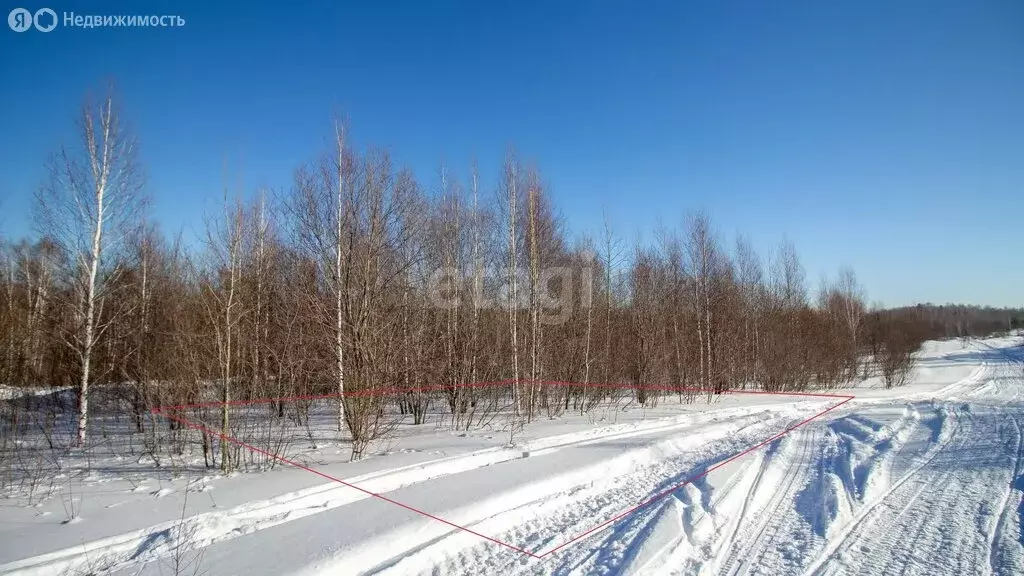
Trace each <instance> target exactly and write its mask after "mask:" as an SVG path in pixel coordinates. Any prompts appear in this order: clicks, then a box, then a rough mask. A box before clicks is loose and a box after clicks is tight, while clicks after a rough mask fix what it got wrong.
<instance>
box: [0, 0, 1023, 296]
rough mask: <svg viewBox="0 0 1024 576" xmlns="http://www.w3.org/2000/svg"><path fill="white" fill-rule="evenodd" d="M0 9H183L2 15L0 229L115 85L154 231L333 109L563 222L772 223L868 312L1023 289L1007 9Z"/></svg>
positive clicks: (838, 5) (574, 5)
mask: <svg viewBox="0 0 1024 576" xmlns="http://www.w3.org/2000/svg"><path fill="white" fill-rule="evenodd" d="M300 4H302V5H318V6H322V8H316V9H313V8H310V9H302V8H297V7H295V6H296V5H300ZM15 5H18V6H22V5H23V6H24V7H26V8H29V9H32V10H35V9H38V8H41V7H43V6H49V7H51V8H53V9H55V10H56V11H57V12H58V14H60V13H62V12H65V11H66V12H72V11H73V12H76V13H78V14H82V15H85V14H93V13H96V14H150V13H152V14H179V15H181V16H183V17H184V18H185V19H186V25H185V26H184V27H183V28H167V29H159V28H146V29H100V30H83V29H68V28H63V27H58V28H57V29H56V30H54V31H53V32H51V33H48V34H43V33H40V32H37V31H34V30H29V31H28V32H25V33H21V34H17V33H14V32H13V31H11V30H10V29H8V28H6V27H4V28H2V29H0V54H2V61H0V87H2V89H0V110H2V111H3V112H2V114H0V175H2V176H0V210H2V215H0V233H2V234H4V235H6V236H8V237H17V236H21V235H23V234H26V233H28V232H29V230H30V227H29V224H28V215H29V204H30V197H31V191H32V190H33V189H34V188H35V187H37V186H38V184H39V183H40V182H41V181H42V180H43V179H44V176H45V174H44V171H43V166H42V164H43V161H44V159H45V158H46V156H47V154H48V153H49V152H51V151H53V150H54V149H55V148H56V147H57V146H58V145H59V144H60V143H61V142H62V141H64V140H67V139H69V138H71V137H72V130H73V121H74V117H75V114H76V112H77V110H78V107H79V105H80V104H81V102H82V99H83V97H84V95H85V93H86V92H87V91H88V90H89V89H94V90H95V89H97V88H99V89H102V88H103V86H104V83H105V82H106V81H107V80H108V79H113V80H114V81H115V82H116V85H117V88H118V93H119V95H120V96H121V98H122V100H123V102H124V111H125V115H126V117H127V118H128V119H129V121H130V123H131V125H132V126H133V127H134V129H135V131H136V132H137V133H138V135H139V137H140V140H141V143H142V151H143V158H144V161H145V163H146V165H147V168H148V172H149V174H150V178H149V191H150V192H151V193H152V195H153V197H154V199H155V210H154V216H155V217H156V218H157V219H158V220H159V221H160V222H161V224H162V226H163V228H164V230H165V231H168V232H174V231H176V230H177V229H179V228H182V227H184V228H185V230H186V232H189V231H190V230H193V229H198V228H199V227H200V226H201V223H202V215H203V213H204V212H205V211H206V210H208V209H210V208H214V207H215V206H216V205H217V202H218V197H219V195H220V194H221V190H222V186H223V182H224V177H223V172H224V169H223V167H224V163H225V159H226V158H227V159H229V161H230V163H231V165H232V167H233V171H234V172H236V173H237V172H241V173H242V175H243V176H242V178H243V181H244V186H245V187H246V189H248V190H250V191H251V190H252V189H255V188H256V187H257V186H268V187H271V188H275V189H283V188H286V187H287V186H288V185H289V181H290V177H291V171H292V170H293V168H295V167H296V166H297V165H298V164H299V163H301V162H304V161H307V160H311V159H313V158H314V157H315V156H316V155H317V154H318V153H319V152H321V151H322V150H324V149H325V146H326V145H327V141H328V138H329V134H330V124H329V123H330V118H331V115H332V113H334V112H336V111H343V112H344V113H345V114H346V115H347V116H348V117H349V118H350V120H351V121H350V125H351V129H352V132H353V134H354V138H355V139H356V140H357V144H359V145H361V146H367V145H376V146H382V147H386V148H388V149H389V150H390V151H391V153H392V155H393V157H394V158H395V160H396V162H397V163H398V164H400V165H406V166H409V167H411V168H413V169H414V170H415V171H416V172H417V174H418V176H419V177H420V179H421V181H423V182H424V183H425V184H426V185H429V186H433V187H436V186H437V178H436V176H435V175H436V167H437V166H438V164H439V162H440V161H441V159H442V157H443V158H444V160H445V161H446V163H448V164H449V165H451V166H453V167H454V168H455V169H456V170H459V171H461V172H462V173H463V174H464V173H465V168H466V167H468V165H469V162H470V160H471V159H472V158H474V157H475V158H478V159H479V160H480V163H481V167H482V169H483V171H484V177H485V180H484V182H485V183H486V184H489V185H493V184H494V183H495V182H496V180H497V166H498V164H499V162H500V160H501V158H502V155H503V154H504V151H505V150H506V149H507V147H508V146H510V145H512V146H514V147H515V148H516V149H517V150H518V151H519V152H520V154H521V156H522V157H524V158H525V159H526V160H528V161H535V162H536V163H537V164H538V165H539V167H540V168H541V170H542V172H543V173H544V175H545V178H546V180H547V181H548V183H549V186H550V189H551V191H552V193H553V195H554V197H555V201H556V203H557V205H558V206H559V207H560V209H561V212H562V213H563V215H564V216H565V218H566V220H567V222H568V224H569V226H570V228H571V229H572V230H574V231H579V232H582V231H588V230H590V231H596V230H597V228H598V227H599V225H600V221H601V218H602V216H601V214H602V209H607V210H608V212H609V213H610V214H611V216H612V220H613V223H614V225H615V227H616V228H617V230H618V232H619V233H620V234H621V235H622V236H624V237H625V238H627V239H630V240H631V239H633V238H635V237H636V236H637V235H638V234H641V235H645V236H647V237H650V231H651V230H652V229H653V228H654V227H655V226H656V225H657V223H658V222H659V221H661V222H664V223H666V224H676V223H678V222H681V221H682V219H683V216H684V214H685V213H686V212H687V211H689V210H693V209H697V208H703V209H705V210H707V211H708V212H709V213H710V214H711V215H712V217H713V219H714V221H715V224H716V226H717V228H718V229H719V231H720V232H721V233H722V235H723V236H725V237H729V238H731V237H732V236H733V235H734V233H735V232H737V231H741V232H743V233H745V234H746V235H748V236H749V237H751V238H752V240H753V241H754V242H755V244H756V245H757V246H758V247H759V248H761V249H764V248H766V247H767V246H770V245H775V244H777V243H778V241H779V240H780V239H781V238H782V237H783V235H787V236H788V237H789V239H790V240H791V241H793V242H794V243H795V244H796V246H797V249H798V250H799V252H800V254H801V256H802V258H803V261H804V265H805V267H806V269H807V275H808V280H809V283H810V284H811V287H812V288H813V287H815V286H816V284H817V281H818V278H819V276H820V274H822V273H825V272H827V273H834V272H835V270H836V269H837V268H838V267H839V266H840V265H842V264H848V265H851V266H853V267H854V268H855V269H856V271H857V272H858V275H859V276H860V278H861V280H862V282H863V283H864V284H865V285H866V287H867V289H868V291H869V295H870V297H871V299H872V300H880V301H883V302H885V303H886V304H888V305H899V304H905V303H910V302H917V301H933V302H946V301H958V302H966V303H991V304H996V305H1022V304H1024V2H1021V1H1020V0H958V1H948V0H947V1H942V0H939V1H934V0H928V1H926V0H895V1H892V0H887V1H876V0H856V1H847V0H843V1H834V2H833V1H829V2H823V1H810V0H808V1H803V2H792V1H780V2H766V1H763V0H751V1H746V2H738V1H721V2H716V1H711V0H707V1H700V2H689V1H683V0H679V1H674V2H654V3H648V2H636V3H633V2H603V1H579V2H568V1H559V0H552V1H548V2H525V1H514V2H513V1H480V0H476V1H466V2H458V3H449V2H441V1H437V2H433V1H431V2H424V1H409V2H398V3H396V2H384V1H372V2H371V1H362V2H349V1H340V2H315V3H314V2H309V3H283V2H282V3H279V4H276V5H271V4H269V3H258V2H252V3H244V4H242V3H229V2H207V1H185V0H183V1H175V2H139V1H135V2H84V3H80V2H65V1H60V2H58V1H56V0H53V1H49V2H46V3H41V2H38V1H36V0H32V2H19V3H18V4H12V3H10V2H7V3H5V7H4V10H3V14H4V15H6V14H7V13H8V12H9V11H10V9H11V8H13V7H14V6H15ZM243 6H244V7H243ZM288 6H291V7H288ZM730 242H731V240H730Z"/></svg>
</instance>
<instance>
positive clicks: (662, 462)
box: [0, 339, 1024, 576]
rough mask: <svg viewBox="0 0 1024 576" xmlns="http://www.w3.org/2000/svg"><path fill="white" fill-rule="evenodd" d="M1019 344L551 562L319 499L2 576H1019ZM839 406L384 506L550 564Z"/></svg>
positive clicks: (218, 516) (693, 427)
mask: <svg viewBox="0 0 1024 576" xmlns="http://www.w3.org/2000/svg"><path fill="white" fill-rule="evenodd" d="M1019 343H1020V341H1019V339H1018V340H1017V341H1012V340H1009V339H1003V340H998V341H990V342H988V343H985V342H979V343H974V344H972V345H970V346H968V347H967V348H965V349H964V348H961V347H959V346H957V347H954V346H952V345H948V346H946V347H937V348H935V350H933V351H932V353H931V355H930V356H929V357H928V358H927V359H926V360H925V361H923V362H922V367H921V368H920V369H919V371H918V372H919V374H918V378H917V380H918V382H917V383H915V384H914V385H911V386H909V387H907V388H906V389H901V390H896V391H886V390H878V389H855V390H851V392H852V393H854V394H856V395H857V399H856V400H854V401H852V402H850V403H849V404H847V405H844V406H842V407H841V408H839V409H837V410H835V411H834V412H831V413H829V414H827V415H826V416H824V417H822V418H821V419H818V420H815V421H813V422H811V423H810V424H807V425H805V426H802V427H800V428H798V429H796V430H795V431H793V432H791V433H790V434H788V435H786V436H783V437H782V438H779V439H777V440H775V441H773V442H771V443H770V444H768V445H767V446H765V447H763V448H761V449H759V450H757V451H755V452H752V453H750V454H748V455H746V456H744V457H742V458H741V459H738V460H735V461H733V462H730V463H729V464H727V465H725V466H722V467H720V468H717V469H716V470H714V471H713V472H711V473H710V474H708V475H707V476H705V477H702V478H700V479H699V480H697V481H695V482H693V483H691V484H689V485H687V486H685V487H683V488H680V489H678V490H675V491H674V492H672V493H671V495H669V496H668V497H666V498H662V499H660V500H658V501H657V502H656V503H653V504H651V505H650V506H647V507H644V508H642V509H640V510H638V511H637V512H635V513H634V514H631V515H629V516H627V517H625V518H623V519H621V520H618V521H616V522H614V523H612V524H611V525H610V526H608V527H607V528H606V529H603V530H599V531H595V532H594V533H592V534H590V535H589V536H587V537H586V538H583V539H581V540H579V541H576V542H573V543H572V544H570V545H568V546H565V547H564V548H561V549H559V550H558V551H557V552H555V553H553V554H550V555H546V556H544V557H543V558H541V559H537V558H533V557H531V556H529V555H525V554H522V553H520V552H517V551H516V550H513V549H511V548H509V547H505V546H502V545H499V544H495V543H493V542H489V541H487V540H485V539H483V538H480V537H479V536H476V535H473V534H470V533H466V532H463V531H459V530H456V529H454V528H452V527H450V526H447V525H445V524H443V523H441V522H437V521H435V520H431V519H429V518H426V517H424V516H421V515H418V514H416V513H414V512H411V511H408V510H405V509H402V508H400V507H398V506H394V505H391V504H388V503H386V502H381V501H379V500H375V499H369V498H355V497H353V496H352V495H351V494H347V493H346V492H344V490H329V491H323V490H321V491H313V492H312V493H304V495H301V496H300V495H294V496H292V497H288V498H279V499H276V500H274V501H273V504H272V505H271V504H269V503H263V504H260V503H255V502H254V503H250V504H249V505H247V506H244V507H240V508H237V509H232V510H227V511H219V512H217V513H211V514H209V515H206V516H197V517H195V518H193V519H192V520H191V521H190V522H185V523H183V524H181V525H180V526H172V525H162V527H159V529H156V528H153V529H148V530H142V531H135V532H132V533H126V534H124V535H122V536H121V537H116V538H108V539H105V540H102V541H96V542H92V543H85V544H83V546H81V547H74V548H68V549H64V550H56V551H54V552H52V553H50V554H48V555H37V556H35V557H30V558H21V559H17V560H15V559H12V561H11V562H7V563H2V564H0V573H26V574H28V573H32V574H43V573H49V574H54V573H61V572H62V571H69V573H75V572H70V570H71V569H72V568H73V567H76V566H77V567H81V566H84V565H85V564H84V560H83V558H84V557H88V565H89V566H91V567H93V569H96V568H97V567H99V568H103V569H105V570H106V571H108V572H113V573H121V574H139V573H143V574H159V573H172V572H173V570H171V569H170V568H169V567H170V566H172V564H173V562H174V556H175V550H178V551H179V558H178V562H179V563H182V564H184V563H190V562H191V563H192V564H191V565H193V566H200V571H201V572H204V573H207V574H281V573H302V574H319V573H324V574H360V573H366V574H382V575H396V574H481V575H483V574H486V575H494V574H500V575H502V576H506V575H507V576H511V575H515V574H560V575H584V574H822V575H832V574H928V575H936V574H955V575H958V576H959V575H963V574H1022V573H1024V545H1022V523H1024V504H1022V494H1024V441H1022V426H1024V349H1022V348H1020V347H1019V346H1017V345H1019ZM830 403H831V404H834V401H832V402H827V401H821V400H810V401H802V402H801V401H797V402H793V401H779V402H777V403H775V404H771V405H758V406H751V407H748V408H745V409H744V408H742V407H740V408H737V407H732V408H727V409H723V408H721V407H718V408H715V409H712V410H708V411H707V412H706V413H704V414H700V415H696V416H690V417H687V418H680V419H677V420H673V421H666V422H661V423H653V424H652V425H650V426H646V427H635V428H631V429H629V430H628V431H625V432H624V431H623V429H621V428H616V429H608V430H605V431H604V432H602V433H596V434H590V435H583V436H573V437H567V438H562V439H561V440H559V441H554V440H548V441H546V443H545V441H541V442H537V443H535V444H534V445H533V447H532V448H531V452H530V454H529V455H528V456H525V457H523V456H517V457H516V458H496V457H493V456H488V458H491V461H484V462H478V464H479V465H474V466H468V465H467V466H462V467H461V468H458V467H457V469H449V470H448V471H447V472H445V473H443V474H442V473H432V474H426V475H423V476H422V477H416V478H414V477H411V476H407V477H404V480H402V481H401V482H396V483H395V486H394V488H393V489H389V490H387V492H386V494H387V496H388V497H389V498H393V499H395V500H397V501H400V502H403V503H405V504H408V505H410V506H413V507H416V508H420V509H422V510H424V511H426V512H428V513H431V514H436V515H438V516H440V517H443V518H445V519H447V520H450V521H451V522H454V523H457V524H460V525H463V526H466V527H468V528H470V529H472V530H474V531H476V532H479V533H480V534H484V535H487V536H491V537H493V538H495V539H498V540H501V541H503V542H507V543H510V544H512V545H514V546H516V547H521V548H523V549H526V550H529V551H531V552H534V553H540V552H544V551H546V550H550V549H552V548H554V547H557V546H559V545H560V544H562V543H565V542H567V541H569V540H570V539H572V538H573V537H574V536H575V535H577V534H580V533H582V532H584V531H586V530H587V529H589V528H591V527H593V526H596V525H598V524H600V523H601V522H603V521H604V520H606V519H609V518H612V517H614V516H616V515H617V514H618V513H620V512H622V511H623V510H626V509H628V508H630V507H631V506H634V505H635V504H637V503H639V502H642V501H644V500H645V499H646V498H650V497H651V496H652V495H655V494H659V493H661V492H662V491H664V490H666V489H669V488H671V487H672V486H675V485H677V484H679V483H680V482H682V481H683V480H685V479H687V478H691V477H693V476H695V475H698V474H700V473H701V472H702V471H704V470H706V469H707V468H709V467H712V466H714V465H716V464H718V463H720V462H723V461H724V460H727V459H729V458H730V457H731V456H733V455H734V454H736V453H738V452H741V451H743V450H744V449H745V448H747V447H749V446H752V445H755V444H757V443H758V442H760V441H761V440H763V439H764V438H767V437H770V436H772V435H774V434H776V433H778V432H779V431H781V430H784V429H785V428H787V427H788V426H792V425H793V424H795V423H797V422H800V421H802V420H803V419H805V418H807V417H808V416H811V415H813V414H815V413H817V412H820V411H821V410H822V409H823V408H824V407H827V406H828V405H829V404H830ZM478 458H479V457H478ZM387 478H388V476H387V475H384V476H382V477H381V479H378V480H375V481H376V482H385V484H381V486H386V485H387V484H386V481H387ZM341 488H342V489H344V487H341ZM183 526H184V527H187V528H188V529H185V528H183ZM186 537H187V539H186ZM186 540H187V541H189V542H191V543H192V544H193V545H195V544H197V543H198V544H200V545H201V547H200V548H198V549H195V550H185V547H182V546H178V544H180V543H181V542H184V541H186ZM5 553H6V552H5ZM186 571H187V572H188V573H191V572H192V570H191V569H188V570H186Z"/></svg>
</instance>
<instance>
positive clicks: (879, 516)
mask: <svg viewBox="0 0 1024 576" xmlns="http://www.w3.org/2000/svg"><path fill="white" fill-rule="evenodd" d="M951 412H952V413H953V415H954V416H953V417H952V418H951V419H952V420H953V421H954V424H953V426H951V427H949V428H948V430H949V433H948V434H946V429H944V430H943V433H942V436H946V438H945V440H946V441H945V442H943V443H942V444H941V445H940V448H939V449H938V450H936V451H935V452H934V453H933V454H932V455H931V457H930V458H928V459H927V461H926V462H924V463H923V464H922V465H920V466H918V467H916V468H915V469H913V470H912V471H911V472H910V473H908V474H907V475H905V476H903V477H902V478H901V479H900V480H899V481H898V482H897V483H896V484H894V485H893V486H892V487H891V488H890V489H889V490H888V491H887V492H886V493H885V494H883V495H882V496H881V497H879V498H877V499H876V500H874V501H873V503H872V504H871V505H870V506H869V507H868V508H867V509H866V510H863V511H861V513H860V514H858V517H859V519H858V520H857V521H856V522H854V523H853V525H852V526H851V527H850V529H849V530H847V531H846V533H845V534H844V537H843V538H841V539H839V540H837V541H834V542H832V543H831V544H830V546H829V551H828V553H827V554H826V555H823V556H822V557H821V558H820V559H819V561H818V562H817V563H816V566H814V567H812V568H811V570H809V572H811V573H817V574H835V573H843V574H871V575H877V574H902V573H920V574H939V573H956V574H983V573H987V570H991V560H990V556H991V554H992V548H993V545H994V544H993V542H992V538H993V532H994V527H995V526H994V524H995V522H998V521H999V518H1000V517H1001V516H1002V513H1003V511H1004V508H1003V507H1000V508H999V509H998V510H997V509H994V507H993V505H992V504H993V503H994V502H1003V500H1005V498H1004V496H1005V494H1004V492H1005V489H1003V488H1002V487H1003V486H1009V484H1010V483H1011V482H1012V480H1011V479H1010V478H1009V475H1010V471H1011V470H1012V469H1013V466H1014V464H1016V460H1017V458H1018V455H1019V444H1018V443H1016V442H1013V443H1011V446H1012V455H1011V454H1010V452H1011V450H1009V449H1008V448H1010V447H1011V446H1007V444H1008V443H1007V442H1006V440H1007V437H1006V431H1007V430H1009V429H1010V428H1011V427H1010V426H1007V425H1006V420H1007V419H1013V418H1014V415H1013V414H1008V413H1007V412H1006V411H1005V410H1004V409H994V408H984V407H972V406H968V405H965V406H962V407H957V408H954V409H953V410H951ZM1014 436H1016V433H1014ZM826 562H827V563H826ZM981 566H984V567H985V570H983V569H982V568H981Z"/></svg>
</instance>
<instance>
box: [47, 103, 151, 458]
mask: <svg viewBox="0 0 1024 576" xmlns="http://www.w3.org/2000/svg"><path fill="white" fill-rule="evenodd" d="M79 128H80V141H79V143H78V146H76V147H73V148H67V147H62V148H61V150H60V151H59V152H58V153H57V154H56V155H54V156H53V158H52V159H51V160H50V162H49V172H50V178H49V181H48V183H47V185H46V186H44V187H43V188H42V189H40V191H39V193H38V194H37V202H36V207H37V213H36V225H37V227H38V228H39V230H40V232H41V233H43V234H46V235H49V236H50V237H52V238H54V240H55V241H56V242H57V243H58V245H60V247H61V248H62V250H63V251H64V252H65V253H66V254H68V257H69V262H68V265H69V266H70V270H68V274H67V278H68V279H69V281H70V283H71V292H72V297H71V299H70V302H66V304H67V305H69V306H70V307H71V308H72V309H73V311H74V326H73V329H72V333H71V334H70V335H69V336H68V338H67V339H66V341H67V344H68V345H69V346H70V347H71V348H72V350H73V351H74V353H75V355H76V357H77V359H78V365H79V366H78V389H79V391H78V392H79V393H78V434H77V441H78V444H79V445H83V444H84V443H85V441H86V435H87V431H88V424H89V383H90V382H91V381H92V379H94V378H95V375H94V374H93V373H92V368H93V366H92V362H93V356H94V352H95V350H96V347H97V344H98V342H100V341H101V340H102V338H103V337H104V334H105V333H106V332H107V330H108V329H109V328H110V326H111V323H112V322H114V321H115V319H116V318H117V315H113V314H109V313H108V314H106V315H105V317H106V318H107V319H106V320H104V321H99V319H100V317H101V309H102V307H103V306H104V305H105V304H109V305H111V306H116V303H114V302H111V300H112V299H111V298H110V296H111V294H110V293H109V288H110V287H111V286H113V285H114V280H115V278H116V276H117V275H118V273H119V268H118V267H117V266H116V258H117V256H118V253H119V251H120V250H121V249H122V247H123V244H124V239H125V238H126V237H127V235H128V234H129V233H130V232H131V230H132V229H133V228H135V227H136V226H137V225H138V224H139V222H140V221H141V218H142V214H143V209H144V205H145V198H144V197H143V196H142V193H141V191H142V185H143V174H142V172H141V169H140V166H139V163H138V160H137V151H138V150H137V145H136V140H135V138H134V136H133V135H132V134H131V132H129V131H128V130H126V129H125V128H124V126H123V125H122V122H121V118H120V116H119V114H118V110H117V106H116V104H115V102H114V97H113V95H112V94H108V95H107V96H106V97H105V98H104V99H103V100H102V101H101V102H99V103H98V104H97V103H93V102H87V103H86V104H85V106H84V107H83V109H82V115H81V118H80V123H79ZM108 312H109V311H108Z"/></svg>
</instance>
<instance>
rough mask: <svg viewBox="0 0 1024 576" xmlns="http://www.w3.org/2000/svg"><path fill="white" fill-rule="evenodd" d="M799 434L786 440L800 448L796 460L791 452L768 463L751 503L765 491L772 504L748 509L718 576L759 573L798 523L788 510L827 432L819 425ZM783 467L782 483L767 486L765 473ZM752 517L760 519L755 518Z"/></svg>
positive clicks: (753, 488)
mask: <svg viewBox="0 0 1024 576" xmlns="http://www.w3.org/2000/svg"><path fill="white" fill-rule="evenodd" d="M799 432H800V434H798V435H796V436H793V437H790V436H787V437H786V438H791V440H790V442H789V445H790V446H792V445H793V444H797V445H798V447H799V452H798V453H797V454H796V455H795V457H790V455H789V454H788V452H790V451H791V450H785V451H783V450H780V451H779V452H778V453H776V454H772V455H771V456H770V457H769V458H768V459H767V460H766V462H765V465H764V468H763V469H762V471H761V474H760V475H759V477H758V479H757V482H756V483H755V484H754V486H753V487H752V488H751V492H750V495H749V496H748V502H749V501H750V500H751V499H754V498H756V495H757V493H758V492H759V491H761V490H768V491H770V497H769V500H768V502H766V503H765V504H764V505H763V506H761V507H753V508H745V509H744V511H743V513H741V515H740V517H739V519H738V520H739V524H738V525H737V530H736V531H735V532H734V533H733V536H732V538H730V540H729V541H728V542H726V543H725V545H724V546H723V550H724V551H725V554H726V555H725V564H724V565H721V567H720V568H719V570H717V573H718V574H730V575H733V574H748V573H751V571H753V572H754V573H757V570H758V567H759V566H762V565H763V563H762V562H761V561H762V560H763V558H764V556H765V555H767V554H770V553H772V551H773V549H772V548H771V546H772V545H773V544H775V543H776V542H777V539H778V535H779V534H780V532H783V531H784V530H788V529H789V528H790V526H791V524H792V522H793V521H794V520H795V519H794V518H792V516H793V515H795V511H794V510H791V509H786V508H784V507H785V506H786V505H787V504H791V503H792V502H793V501H794V500H795V499H796V496H797V493H798V492H799V490H800V489H801V488H802V487H803V486H804V484H805V483H806V482H807V479H808V476H809V473H810V470H811V464H812V462H813V460H814V457H815V451H816V449H817V447H818V445H819V444H818V443H819V441H820V440H821V439H822V438H823V437H824V429H823V428H822V426H821V425H818V424H816V423H815V424H811V425H810V426H809V427H808V428H806V429H804V430H801V431H799ZM784 439H785V438H784ZM780 465H781V467H782V471H781V473H782V477H781V479H780V481H779V482H778V483H775V482H771V480H773V479H774V478H769V482H764V476H765V473H766V472H768V471H769V470H771V469H772V468H773V467H776V466H780ZM750 515H756V517H755V518H751V517H750Z"/></svg>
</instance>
